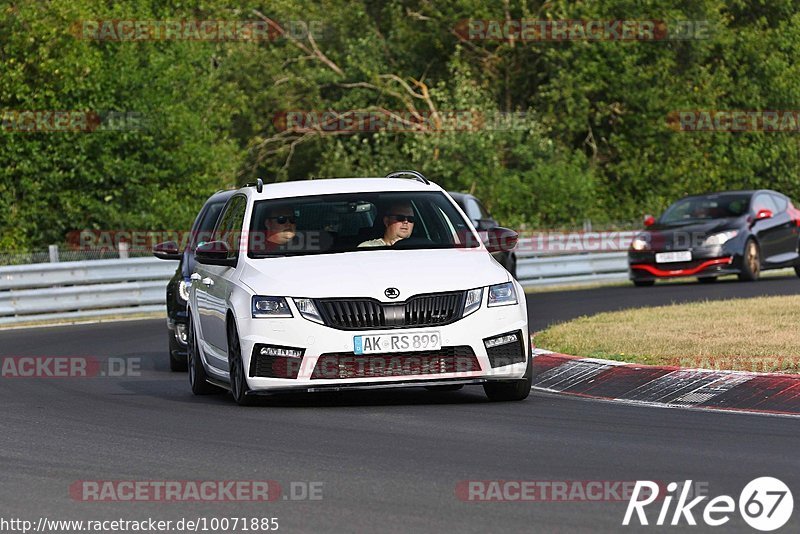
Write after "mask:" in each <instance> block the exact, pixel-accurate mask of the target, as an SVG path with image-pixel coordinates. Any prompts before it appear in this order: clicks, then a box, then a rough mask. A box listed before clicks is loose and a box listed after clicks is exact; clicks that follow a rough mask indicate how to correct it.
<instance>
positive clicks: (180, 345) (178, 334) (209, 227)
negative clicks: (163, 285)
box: [153, 191, 236, 371]
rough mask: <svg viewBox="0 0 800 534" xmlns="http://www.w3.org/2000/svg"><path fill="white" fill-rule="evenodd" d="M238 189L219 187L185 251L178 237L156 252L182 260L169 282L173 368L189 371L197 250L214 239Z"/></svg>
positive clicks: (164, 244)
mask: <svg viewBox="0 0 800 534" xmlns="http://www.w3.org/2000/svg"><path fill="white" fill-rule="evenodd" d="M235 192H236V191H218V192H216V193H214V194H213V195H211V197H210V198H209V199H208V200H207V201H206V203H205V204H204V205H203V208H202V209H201V210H200V213H199V214H198V215H197V218H196V219H195V220H194V224H193V225H192V230H191V232H190V234H189V236H188V239H187V242H186V248H184V249H183V252H181V251H180V247H179V245H178V243H177V242H175V241H168V242H166V243H159V244H158V245H156V246H155V247H153V255H154V256H155V257H156V258H160V259H162V260H180V263H179V264H178V268H177V269H176V270H175V274H174V275H173V277H172V278H171V279H170V281H169V283H168V284H167V328H168V330H169V331H168V332H167V335H168V337H169V368H170V369H172V370H173V371H186V302H187V300H188V299H189V285H190V281H189V277H190V276H191V275H192V273H193V272H194V262H195V259H194V251H195V249H196V248H197V246H198V245H199V244H200V243H202V242H203V241H208V240H210V236H211V233H212V232H213V230H214V225H216V224H217V218H219V214H220V212H221V211H222V208H223V207H224V206H225V203H226V202H227V201H228V199H229V198H230V197H231V196H233V194H234V193H235Z"/></svg>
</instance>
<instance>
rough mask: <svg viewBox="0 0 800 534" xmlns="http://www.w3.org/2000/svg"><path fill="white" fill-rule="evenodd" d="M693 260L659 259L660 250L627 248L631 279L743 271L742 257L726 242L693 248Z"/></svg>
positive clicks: (704, 275)
mask: <svg viewBox="0 0 800 534" xmlns="http://www.w3.org/2000/svg"><path fill="white" fill-rule="evenodd" d="M690 250H691V252H692V260H691V261H687V262H674V263H673V262H671V263H657V262H656V254H657V253H659V252H667V251H658V250H647V251H634V250H630V251H628V278H629V279H630V280H635V281H638V280H658V279H664V278H680V277H687V276H697V277H706V276H722V275H725V274H737V273H739V272H740V267H741V258H740V257H739V256H738V255H737V254H735V253H734V252H733V251H732V250H730V249H728V248H727V247H723V246H715V247H699V248H694V249H690Z"/></svg>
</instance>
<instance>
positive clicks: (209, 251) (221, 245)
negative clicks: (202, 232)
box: [194, 241, 237, 267]
mask: <svg viewBox="0 0 800 534" xmlns="http://www.w3.org/2000/svg"><path fill="white" fill-rule="evenodd" d="M230 252H231V251H230V249H229V248H228V244H227V243H226V242H225V241H209V242H208V243H203V244H202V245H200V246H199V247H197V249H196V250H195V252H194V257H195V259H196V260H197V263H202V264H203V265H222V266H225V267H236V261H237V260H236V258H229V257H228V255H229V254H230Z"/></svg>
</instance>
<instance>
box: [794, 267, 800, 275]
mask: <svg viewBox="0 0 800 534" xmlns="http://www.w3.org/2000/svg"><path fill="white" fill-rule="evenodd" d="M794 274H796V275H797V276H800V265H795V266H794Z"/></svg>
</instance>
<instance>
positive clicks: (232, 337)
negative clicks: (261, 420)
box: [228, 320, 253, 406]
mask: <svg viewBox="0 0 800 534" xmlns="http://www.w3.org/2000/svg"><path fill="white" fill-rule="evenodd" d="M228 369H229V371H230V377H231V395H233V400H235V401H236V404H238V405H239V406H249V405H251V404H253V397H252V396H248V395H247V392H248V391H250V388H249V387H248V386H247V377H246V376H245V372H244V362H243V361H242V347H241V345H240V344H239V333H238V332H237V331H236V323H234V322H233V320H230V321H228Z"/></svg>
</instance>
